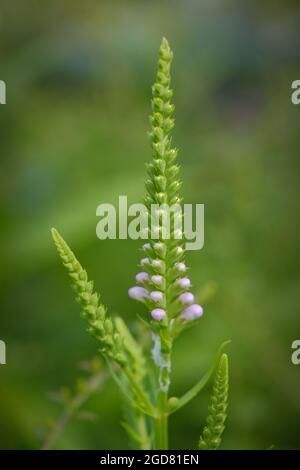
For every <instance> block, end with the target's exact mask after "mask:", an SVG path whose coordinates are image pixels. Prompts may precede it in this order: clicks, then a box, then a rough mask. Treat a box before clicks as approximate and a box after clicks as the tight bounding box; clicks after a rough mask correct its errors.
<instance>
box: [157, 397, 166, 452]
mask: <svg viewBox="0 0 300 470" xmlns="http://www.w3.org/2000/svg"><path fill="white" fill-rule="evenodd" d="M167 404H168V392H159V396H158V402H157V408H158V409H157V411H158V417H157V418H154V434H155V440H154V448H155V450H167V449H168V411H167Z"/></svg>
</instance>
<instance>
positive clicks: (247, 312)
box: [0, 0, 300, 449]
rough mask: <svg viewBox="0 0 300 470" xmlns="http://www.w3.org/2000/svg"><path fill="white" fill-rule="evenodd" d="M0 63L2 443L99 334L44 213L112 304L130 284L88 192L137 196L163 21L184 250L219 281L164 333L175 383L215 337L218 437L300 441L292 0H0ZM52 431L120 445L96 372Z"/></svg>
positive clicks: (14, 439) (126, 246)
mask: <svg viewBox="0 0 300 470" xmlns="http://www.w3.org/2000/svg"><path fill="white" fill-rule="evenodd" d="M1 10H2V12H1V18H0V34H1V46H0V47H1V58H0V61H1V63H0V74H1V76H0V79H2V80H5V81H6V84H7V104H6V105H5V106H1V107H0V147H1V173H0V192H1V202H0V204H1V206H0V221H1V234H0V237H1V271H0V276H1V283H0V289H1V318H0V339H2V340H5V342H6V344H7V365H6V366H0V387H1V389H0V393H1V395H0V447H1V448H22V449H28V448H38V447H39V446H40V443H41V441H40V439H41V435H42V432H43V428H45V426H47V423H48V422H49V420H51V419H55V418H56V417H57V416H58V414H59V411H60V407H59V406H57V405H56V404H54V403H52V402H51V401H50V400H49V398H48V394H49V392H50V391H52V390H57V389H58V388H60V387H61V386H62V385H71V384H72V383H73V382H74V381H75V379H76V377H77V376H78V368H77V365H78V363H79V362H80V361H81V360H83V359H86V358H89V357H91V356H93V355H94V353H95V352H96V349H97V344H96V343H95V341H94V340H93V339H92V338H90V337H89V336H88V335H87V334H86V332H85V324H84V323H83V321H82V320H81V319H80V318H79V307H78V306H77V305H76V304H75V303H74V300H73V294H72V291H71V289H70V288H69V282H68V279H67V276H66V273H65V272H64V270H63V268H62V267H61V265H60V262H59V260H58V257H57V254H56V252H55V249H54V247H53V244H52V241H51V238H50V233H49V229H50V227H51V226H55V227H57V228H58V229H59V230H60V232H61V233H62V234H63V235H64V237H65V238H66V239H67V240H68V242H69V243H70V245H71V246H72V247H73V249H74V251H75V252H76V254H77V256H78V257H79V259H80V260H81V262H82V263H83V264H84V266H86V267H87V269H88V271H89V274H90V276H91V278H94V279H95V282H96V286H97V287H98V289H99V290H100V291H101V292H102V298H103V301H104V302H105V303H106V304H108V305H110V307H111V310H112V311H114V312H119V313H121V314H122V315H123V316H124V317H125V318H126V319H127V320H128V322H129V323H130V321H131V320H133V319H134V318H135V315H136V313H138V312H139V311H141V310H140V309H139V307H138V306H137V305H136V304H135V303H134V302H132V301H130V300H129V299H128V297H127V289H128V287H130V286H131V285H132V284H133V280H134V275H135V273H136V271H137V268H136V265H137V263H138V260H139V256H140V253H139V251H138V248H139V247H140V242H139V241H102V242H101V241H99V240H98V239H97V238H96V234H95V228H96V223H97V218H96V215H95V211H96V207H97V206H98V204H100V203H101V202H111V203H114V202H116V201H117V197H118V195H119V194H127V195H128V197H129V199H130V201H132V202H140V201H141V200H142V196H143V194H144V187H143V180H144V177H145V162H146V161H147V160H148V159H149V157H150V149H149V143H148V139H147V134H146V133H147V131H148V129H149V122H148V115H149V114H150V90H151V84H152V82H153V80H154V76H155V70H156V63H157V51H158V47H159V44H160V41H161V37H162V36H163V35H164V36H166V37H167V38H168V39H169V41H170V44H171V47H172V48H173V50H174V53H175V59H174V63H173V87H174V90H175V105H176V129H175V132H174V142H175V144H176V146H178V147H179V149H180V154H179V160H180V163H181V164H182V165H183V181H184V187H183V193H184V197H185V201H186V202H191V203H196V202H198V203H204V204H205V246H204V249H203V250H201V251H198V252H190V253H189V254H188V260H187V261H188V264H189V265H191V266H192V271H191V279H192V282H193V285H194V287H195V289H198V288H201V287H202V286H204V285H205V283H206V282H207V281H210V280H213V281H214V282H215V283H216V285H217V287H218V290H217V294H216V296H215V297H214V299H213V300H212V301H211V302H210V303H209V304H207V306H206V309H205V316H204V317H203V321H202V322H201V325H199V326H198V327H197V328H195V329H191V330H189V331H188V332H187V333H186V334H185V335H184V336H182V337H181V338H180V339H179V340H178V343H177V345H176V352H175V357H174V382H173V393H174V394H176V395H177V394H180V393H183V392H184V391H186V390H187V389H188V387H189V386H191V385H192V384H193V383H194V382H196V381H197V380H198V379H199V378H200V376H201V375H202V373H203V372H204V371H205V370H206V368H207V367H208V365H209V363H210V361H211V359H212V357H213V356H214V353H215V350H216V347H217V346H218V345H219V344H220V343H221V342H222V341H223V340H226V339H228V338H231V339H232V344H231V345H230V347H229V348H228V352H229V354H230V368H231V384H230V386H231V393H230V407H229V417H228V423H227V429H226V432H225V434H224V441H223V448H227V449H228V448H236V449H267V448H269V447H270V446H274V447H275V448H299V447H300V445H299V438H300V429H299V428H300V399H299V392H300V366H298V367H297V366H295V365H292V363H291V359H290V357H291V343H292V341H293V340H294V339H299V336H300V320H299V276H300V271H299V261H300V253H299V229H300V224H299V198H300V190H299V170H300V165H299V148H300V145H299V135H300V134H299V122H300V120H299V118H300V115H299V113H300V106H298V107H297V106H295V105H292V103H291V99H290V95H291V82H292V81H293V80H295V79H300V67H299V66H300V59H299V51H300V40H299V23H300V8H299V2H296V1H295V2H293V1H286V2H280V1H279V0H278V1H275V0H274V1H272V2H268V1H267V2H259V1H250V0H248V1H243V2H240V1H238V0H235V1H234V0H228V1H225V0H202V1H197V0H184V1H183V0H182V1H179V0H173V1H162V0H161V1H157V0H152V1H146V0H144V1H143V0H136V1H134V0H131V1H129V0H127V1H119V0H114V1H110V2H109V1H102V2H99V1H96V0H90V1H87V2H79V1H77V0H76V1H73V2H62V1H61V0H53V1H51V2H50V1H48V2H39V1H35V0H27V2H22V1H19V2H14V3H13V2H10V1H8V0H2V2H1ZM208 398H209V395H208V391H206V392H205V393H203V394H202V395H201V396H200V397H199V398H197V399H195V400H194V401H193V402H191V404H190V405H189V406H188V407H187V408H185V409H184V410H183V411H181V412H179V413H178V414H176V415H175V416H173V417H172V419H171V425H170V434H171V435H170V439H171V447H172V448H195V447H196V443H197V440H198V437H199V433H200V429H201V428H202V425H203V422H204V419H205V416H206V412H207V406H208ZM85 409H87V410H96V411H97V413H98V419H97V420H96V421H93V422H91V423H86V422H81V421H79V420H77V419H75V420H74V421H73V422H71V423H70V424H69V425H68V426H67V427H66V429H65V432H64V433H63V435H62V436H61V439H60V440H59V442H58V443H57V447H58V448H79V449H92V448H98V449H105V448H108V449H117V448H126V447H127V436H126V435H125V432H124V431H123V430H122V429H121V427H120V425H119V423H120V421H121V417H122V414H121V405H120V400H119V393H118V391H117V389H116V386H115V385H114V384H113V383H112V382H109V383H107V384H106V386H105V388H104V389H103V391H101V392H99V393H98V394H96V395H95V396H94V397H93V398H92V399H91V400H90V401H89V402H88V403H87V405H86V407H85Z"/></svg>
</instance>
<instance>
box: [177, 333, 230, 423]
mask: <svg viewBox="0 0 300 470" xmlns="http://www.w3.org/2000/svg"><path fill="white" fill-rule="evenodd" d="M230 342H231V340H227V341H224V343H222V344H221V346H220V347H219V349H218V351H217V354H216V358H215V360H214V362H213V364H212V366H211V368H210V369H209V370H208V371H207V372H206V373H205V374H204V375H203V377H202V378H201V379H200V380H199V382H198V383H196V385H194V387H192V388H191V389H190V390H189V391H188V392H186V393H185V394H184V395H183V396H182V397H181V398H178V400H176V401H175V400H174V399H173V398H171V403H172V402H173V403H174V404H173V406H170V410H169V413H170V414H172V413H175V411H177V410H179V409H180V408H182V407H183V406H185V405H186V404H187V403H189V402H190V401H191V400H192V399H193V398H195V397H196V396H197V395H198V393H199V392H201V390H203V388H204V387H205V386H206V385H207V383H208V382H209V381H210V379H211V377H212V376H213V374H214V372H215V369H216V367H217V365H218V363H219V360H220V357H221V354H222V351H223V349H224V348H225V346H227V345H228V344H229V343H230ZM169 404H170V402H169Z"/></svg>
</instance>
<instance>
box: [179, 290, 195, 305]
mask: <svg viewBox="0 0 300 470" xmlns="http://www.w3.org/2000/svg"><path fill="white" fill-rule="evenodd" d="M178 300H179V301H180V302H182V303H183V304H186V305H190V304H192V303H193V302H194V300H195V297H194V295H193V294H192V293H191V292H184V293H183V294H181V295H180V296H179V297H178Z"/></svg>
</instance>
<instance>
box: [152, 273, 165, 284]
mask: <svg viewBox="0 0 300 470" xmlns="http://www.w3.org/2000/svg"><path fill="white" fill-rule="evenodd" d="M162 280H163V278H162V276H160V275H159V274H154V276H151V281H152V282H153V284H156V285H157V286H160V285H161V284H162Z"/></svg>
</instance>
